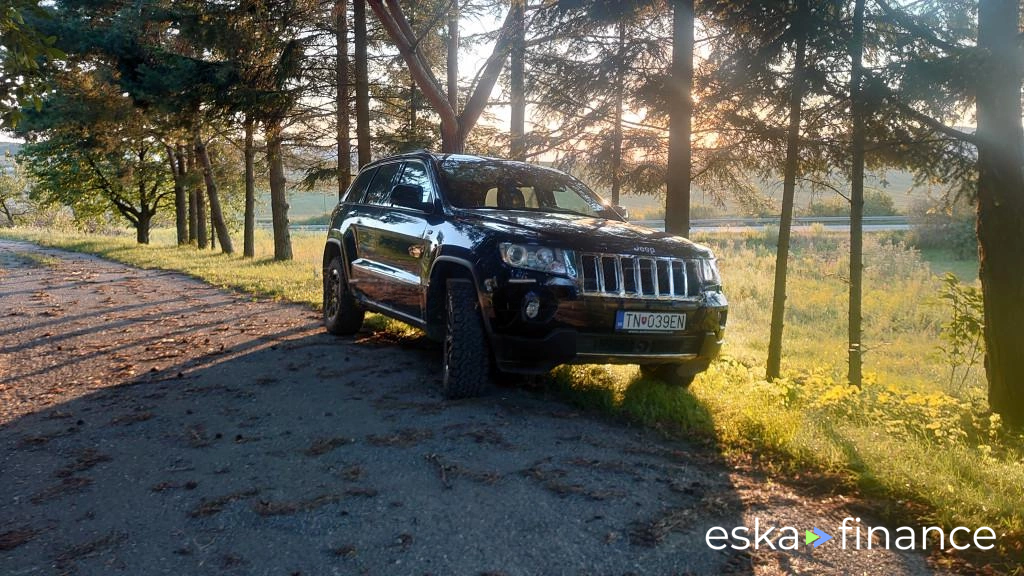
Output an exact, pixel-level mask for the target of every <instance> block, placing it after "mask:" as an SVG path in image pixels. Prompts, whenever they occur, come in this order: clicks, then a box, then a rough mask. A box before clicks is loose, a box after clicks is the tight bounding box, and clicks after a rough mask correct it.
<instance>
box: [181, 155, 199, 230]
mask: <svg viewBox="0 0 1024 576" xmlns="http://www.w3.org/2000/svg"><path fill="white" fill-rule="evenodd" d="M177 153H178V154H179V155H181V156H182V159H183V160H182V164H183V165H184V166H185V175H186V177H187V176H188V175H189V174H192V170H194V166H195V161H194V154H192V153H189V154H186V153H185V151H184V149H183V148H182V147H181V146H178V151H177ZM186 187H187V188H188V243H189V244H193V243H196V242H197V240H198V233H199V216H198V212H197V211H198V205H199V199H198V198H197V197H196V187H195V185H192V184H191V183H188V182H186Z"/></svg>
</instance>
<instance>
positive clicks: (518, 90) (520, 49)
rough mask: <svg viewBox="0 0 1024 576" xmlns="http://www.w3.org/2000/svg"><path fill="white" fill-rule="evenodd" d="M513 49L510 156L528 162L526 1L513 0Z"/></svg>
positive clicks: (511, 63)
mask: <svg viewBox="0 0 1024 576" xmlns="http://www.w3.org/2000/svg"><path fill="white" fill-rule="evenodd" d="M511 10H514V11H515V16H514V20H513V23H512V49H511V52H510V58H509V69H508V72H509V93H510V96H511V105H512V121H511V124H510V126H509V156H511V158H512V159H513V160H526V0H512V8H511Z"/></svg>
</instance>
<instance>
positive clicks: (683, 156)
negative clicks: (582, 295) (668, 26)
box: [665, 0, 694, 236]
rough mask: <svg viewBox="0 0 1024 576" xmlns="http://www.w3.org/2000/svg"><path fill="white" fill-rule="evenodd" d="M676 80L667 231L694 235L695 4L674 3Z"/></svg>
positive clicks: (671, 101) (681, 0)
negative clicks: (691, 196) (692, 200)
mask: <svg viewBox="0 0 1024 576" xmlns="http://www.w3.org/2000/svg"><path fill="white" fill-rule="evenodd" d="M673 12H674V14H673V18H672V30H673V31H672V77H671V80H670V84H669V94H668V101H669V106H670V108H669V110H670V112H669V133H668V175H667V176H666V178H665V188H666V190H665V231H666V232H669V233H671V234H678V235H680V236H689V235H690V174H691V173H692V167H691V163H692V161H693V154H692V151H691V148H690V147H691V143H690V140H691V134H692V123H693V94H692V92H693V43H694V41H693V26H694V16H693V0H674V2H673Z"/></svg>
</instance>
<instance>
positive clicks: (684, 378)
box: [640, 364, 697, 388]
mask: <svg viewBox="0 0 1024 576" xmlns="http://www.w3.org/2000/svg"><path fill="white" fill-rule="evenodd" d="M681 369H682V367H681V366H680V365H678V364H641V365H640V375H641V376H643V377H644V378H650V379H653V380H661V381H662V382H664V383H665V384H668V385H669V386H674V387H678V388H688V387H689V386H690V384H693V379H694V378H696V377H697V375H696V374H692V373H689V372H680V370H681Z"/></svg>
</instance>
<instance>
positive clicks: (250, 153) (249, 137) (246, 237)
mask: <svg viewBox="0 0 1024 576" xmlns="http://www.w3.org/2000/svg"><path fill="white" fill-rule="evenodd" d="M254 125H255V122H254V121H253V119H252V118H250V117H248V116H247V117H246V118H245V148H244V150H243V152H242V153H243V155H244V156H245V224H244V225H243V230H242V257H243V258H255V257H256V147H255V145H254V144H253V129H254V127H255V126H254Z"/></svg>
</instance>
